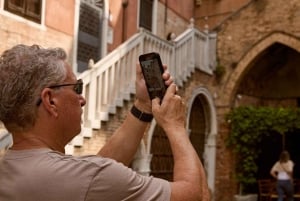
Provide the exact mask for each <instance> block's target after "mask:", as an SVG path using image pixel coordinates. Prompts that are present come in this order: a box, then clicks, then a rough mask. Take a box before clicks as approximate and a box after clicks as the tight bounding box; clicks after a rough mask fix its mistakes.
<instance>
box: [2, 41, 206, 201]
mask: <svg viewBox="0 0 300 201" xmlns="http://www.w3.org/2000/svg"><path fill="white" fill-rule="evenodd" d="M0 72H1V73H0V120H1V121H2V122H3V123H4V125H5V127H6V129H7V130H8V131H9V132H10V133H11V134H12V136H13V145H12V147H11V148H10V149H9V150H8V151H7V153H6V154H5V156H4V157H3V158H2V159H1V160H0V183H1V185H0V200H1V201H17V200H21V201H33V200H34V201H38V200H39V201H69V200H72V201H83V200H85V201H92V200H102V201H105V200H107V201H120V200H131V201H135V200H139V201H148V200H149V201H150V200H155V201H167V200H171V201H185V200H186V201H187V200H188V201H194V200H195V201H196V200H203V201H208V200H209V195H208V188H207V184H206V178H205V174H204V171H203V167H202V164H201V162H200V160H199V158H198V156H197V153H196V151H195V150H194V148H193V146H192V145H191V143H190V141H189V138H188V135H187V133H186V129H185V120H186V117H185V105H184V103H183V101H182V99H181V97H180V96H178V95H176V85H175V84H174V83H173V81H172V77H171V76H170V74H169V73H168V72H167V70H166V66H165V72H164V74H163V75H162V77H163V79H164V81H165V84H166V85H167V86H168V89H167V92H166V95H165V96H164V99H163V100H162V102H161V103H160V100H159V99H158V98H156V99H153V100H152V101H151V100H150V98H149V96H148V94H147V89H146V86H145V80H144V79H143V76H142V73H141V69H140V66H139V65H137V71H136V100H135V101H134V104H133V108H132V110H131V111H130V112H129V113H128V115H127V117H126V119H125V120H124V122H123V124H122V125H121V126H120V128H118V129H117V130H116V131H115V132H114V134H113V135H112V137H111V138H110V140H109V141H108V142H107V143H106V144H105V145H104V146H103V147H102V148H101V149H100V151H99V152H98V154H97V155H92V156H81V157H75V156H70V155H65V154H64V147H65V146H66V144H67V143H68V142H69V141H71V140H72V139H73V138H74V137H75V136H76V135H77V134H78V133H80V131H81V115H82V107H83V106H84V105H85V104H86V100H85V98H84V97H83V96H82V88H83V82H82V80H80V79H79V80H77V78H76V76H75V74H74V73H73V72H72V68H71V67H70V65H69V64H68V63H67V62H66V53H65V51H64V50H62V49H60V48H48V49H44V48H41V47H39V46H37V45H33V46H26V45H16V46H14V47H13V48H11V49H9V50H6V51H5V52H4V53H3V54H2V56H1V57H0ZM137 112H138V113H139V114H142V115H136V114H137ZM152 115H153V116H154V118H155V120H156V121H157V123H158V124H159V125H160V126H161V127H162V128H163V129H164V131H165V133H166V135H167V137H168V139H169V141H170V145H171V149H172V152H173V157H174V175H173V176H174V177H173V181H172V182H169V181H166V180H163V179H159V178H155V177H151V176H142V175H139V174H137V173H136V172H134V171H133V170H131V169H130V168H128V167H127V166H128V165H129V164H130V162H131V160H132V158H133V156H134V154H135V152H136V150H137V148H138V146H139V144H140V141H141V140H142V138H143V135H144V132H145V130H146V128H147V126H148V124H149V122H151V120H152Z"/></svg>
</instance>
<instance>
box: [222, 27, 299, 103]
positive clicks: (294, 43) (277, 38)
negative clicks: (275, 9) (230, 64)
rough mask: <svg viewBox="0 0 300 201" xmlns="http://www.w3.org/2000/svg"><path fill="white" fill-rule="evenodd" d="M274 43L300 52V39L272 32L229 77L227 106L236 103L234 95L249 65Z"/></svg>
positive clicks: (227, 82) (247, 55) (239, 63)
mask: <svg viewBox="0 0 300 201" xmlns="http://www.w3.org/2000/svg"><path fill="white" fill-rule="evenodd" d="M274 43H281V44H283V45H286V46H288V47H290V48H292V49H294V50H296V51H298V52H300V39H299V38H297V37H295V36H293V35H290V34H287V33H284V32H272V33H270V34H269V35H267V36H266V37H264V38H263V39H261V40H260V41H258V42H257V43H256V44H255V45H254V46H253V48H252V49H250V50H249V51H248V52H247V53H246V54H245V55H244V56H243V57H242V58H241V59H240V61H239V62H238V65H237V66H236V68H235V69H234V71H233V72H232V73H231V75H230V76H229V77H228V80H227V81H226V83H225V85H224V103H226V105H229V106H230V105H232V103H233V102H234V98H235V97H234V95H235V94H236V90H237V88H238V86H239V83H240V82H241V80H242V77H243V75H244V73H245V72H247V71H248V70H249V69H248V67H249V64H250V63H251V62H252V61H253V60H254V59H255V57H256V56H257V55H259V53H260V52H262V51H263V50H265V49H267V48H268V47H270V46H271V45H273V44H274Z"/></svg>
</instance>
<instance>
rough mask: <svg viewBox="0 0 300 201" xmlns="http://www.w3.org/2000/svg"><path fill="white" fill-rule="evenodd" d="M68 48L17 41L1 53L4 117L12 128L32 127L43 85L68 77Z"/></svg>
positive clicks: (1, 108)
mask: <svg viewBox="0 0 300 201" xmlns="http://www.w3.org/2000/svg"><path fill="white" fill-rule="evenodd" d="M66 57H67V56H66V52H65V51H64V50H63V49H61V48H49V49H44V48H41V47H40V46H38V45H32V46H26V45H22V44H20V45H16V46H14V47H12V48H11V49H8V50H6V51H4V52H3V54H2V55H1V57H0V120H1V121H2V122H3V123H4V125H5V127H6V128H7V130H8V131H10V132H12V131H22V130H26V129H28V128H31V127H32V126H33V125H34V123H35V121H36V111H37V105H36V103H37V101H38V100H39V95H40V93H41V91H42V90H43V88H45V87H47V86H49V85H52V84H57V83H60V82H62V81H64V80H65V78H66V69H65V67H64V65H65V63H64V61H65V60H66Z"/></svg>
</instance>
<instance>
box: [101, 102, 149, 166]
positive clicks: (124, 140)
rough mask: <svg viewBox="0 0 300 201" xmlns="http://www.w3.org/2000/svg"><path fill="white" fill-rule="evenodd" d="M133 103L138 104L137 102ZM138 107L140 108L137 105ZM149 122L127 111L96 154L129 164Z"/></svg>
mask: <svg viewBox="0 0 300 201" xmlns="http://www.w3.org/2000/svg"><path fill="white" fill-rule="evenodd" d="M135 104H137V105H138V103H137V102H135ZM137 107H139V109H140V108H141V106H140V105H138V106H137ZM148 125H149V123H147V122H143V121H141V120H139V119H137V118H136V117H134V116H133V115H132V114H131V113H130V112H129V113H128V115H127V117H126V119H125V120H124V122H123V124H122V125H121V126H120V127H119V128H118V129H117V130H116V131H115V133H114V134H113V135H112V136H111V138H110V139H109V141H108V142H107V143H106V144H105V145H104V146H103V147H102V148H101V150H100V151H99V153H98V155H100V156H102V157H108V158H112V159H114V160H116V161H118V162H122V163H123V164H124V165H127V166H128V165H129V164H130V162H131V161H132V159H133V156H134V154H135V153H136V151H137V149H138V147H139V145H140V143H141V140H142V138H143V136H144V133H145V130H146V128H147V126H148Z"/></svg>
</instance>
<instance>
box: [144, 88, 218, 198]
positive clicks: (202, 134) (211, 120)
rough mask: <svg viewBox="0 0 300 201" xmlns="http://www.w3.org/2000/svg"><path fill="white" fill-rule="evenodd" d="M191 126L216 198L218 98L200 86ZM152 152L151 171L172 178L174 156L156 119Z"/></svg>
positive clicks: (193, 103) (189, 117) (194, 96)
mask: <svg viewBox="0 0 300 201" xmlns="http://www.w3.org/2000/svg"><path fill="white" fill-rule="evenodd" d="M187 106H188V115H187V129H188V131H189V136H190V139H191V142H192V144H193V146H194V147H195V149H196V151H197V153H198V155H199V158H200V159H201V161H202V163H203V166H204V169H205V171H206V176H207V182H208V186H209V188H210V191H211V193H212V200H214V189H215V164H216V161H215V160H216V135H217V120H216V111H215V107H214V102H213V98H212V96H211V94H210V93H209V91H208V90H207V89H206V88H204V87H200V88H197V89H195V90H194V91H193V92H192V96H191V98H190V100H189V102H188V104H187ZM148 142H151V143H150V144H149V146H148V151H147V152H148V153H149V154H150V153H151V154H152V160H151V164H150V169H151V173H150V174H151V175H153V176H156V177H159V178H164V179H167V180H169V181H172V179H173V178H172V176H173V156H172V152H171V148H170V144H169V141H168V139H167V136H166V135H165V134H164V131H163V130H162V129H161V128H160V127H158V126H157V125H156V124H155V123H154V122H152V125H151V128H150V131H149V137H148Z"/></svg>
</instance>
